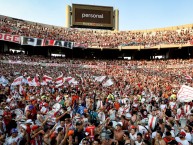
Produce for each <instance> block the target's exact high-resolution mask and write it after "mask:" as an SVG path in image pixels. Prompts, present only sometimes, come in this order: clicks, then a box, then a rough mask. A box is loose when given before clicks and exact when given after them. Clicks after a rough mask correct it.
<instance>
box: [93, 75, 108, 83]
mask: <svg viewBox="0 0 193 145" xmlns="http://www.w3.org/2000/svg"><path fill="white" fill-rule="evenodd" d="M105 78H106V76H98V77H96V78H95V81H97V82H102V81H103V80H104V79H105Z"/></svg>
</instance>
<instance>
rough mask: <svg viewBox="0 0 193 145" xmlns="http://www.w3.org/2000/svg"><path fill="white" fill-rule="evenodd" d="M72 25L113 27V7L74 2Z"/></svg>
mask: <svg viewBox="0 0 193 145" xmlns="http://www.w3.org/2000/svg"><path fill="white" fill-rule="evenodd" d="M72 26H73V27H76V26H81V27H84V26H85V27H108V28H113V7H106V6H93V5H79V4H72Z"/></svg>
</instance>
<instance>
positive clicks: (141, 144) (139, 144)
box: [135, 133, 145, 145]
mask: <svg viewBox="0 0 193 145" xmlns="http://www.w3.org/2000/svg"><path fill="white" fill-rule="evenodd" d="M144 144H145V143H144V142H143V140H142V134H141V133H138V134H137V140H136V141H135V145H144Z"/></svg>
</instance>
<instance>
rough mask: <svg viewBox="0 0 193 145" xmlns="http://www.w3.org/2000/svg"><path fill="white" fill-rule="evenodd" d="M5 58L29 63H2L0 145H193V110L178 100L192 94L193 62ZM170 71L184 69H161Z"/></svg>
mask: <svg viewBox="0 0 193 145" xmlns="http://www.w3.org/2000/svg"><path fill="white" fill-rule="evenodd" d="M0 58H1V60H4V61H5V60H7V61H8V60H12V62H13V61H21V62H27V63H26V64H22V63H21V64H12V63H4V62H2V61H1V63H0V68H1V69H0V76H1V78H0V96H1V97H0V103H1V106H0V107H1V109H0V113H1V114H0V118H1V122H0V144H5V145H12V144H17V145H19V144H33V145H41V144H46V145H55V144H56V145H86V144H87V145H91V144H92V145H97V144H98V145H110V144H112V145H113V144H114V145H165V144H180V143H181V144H182V145H189V144H192V143H193V142H192V127H193V111H192V106H193V104H192V102H191V101H189V102H181V101H179V100H178V99H177V92H178V91H179V89H180V87H181V85H183V84H185V85H187V86H190V87H193V83H192V79H190V78H188V79H187V78H186V77H187V75H188V76H190V77H192V76H193V74H192V73H193V71H192V68H191V67H190V66H189V65H188V64H190V63H191V62H192V61H193V60H191V59H190V60H179V59H177V60H166V61H164V60H155V61H118V60H114V61H109V60H68V59H58V58H51V59H46V58H43V57H40V56H34V57H28V56H25V55H4V56H2V55H1V56H0ZM30 62H43V63H45V62H46V63H50V64H51V63H59V64H62V63H64V64H68V63H71V64H81V65H99V66H100V64H104V65H106V67H105V69H104V68H100V67H99V68H82V67H79V68H77V67H76V68H73V67H51V66H47V67H46V66H41V65H36V66H33V65H28V63H30ZM168 65H169V66H178V65H179V66H181V65H183V68H181V67H179V68H178V67H176V68H168V67H163V66H168ZM122 66H124V67H122ZM125 66H126V67H125ZM142 66H143V67H142ZM153 66H154V67H153ZM101 67H102V66H101ZM16 78H20V79H16ZM61 78H62V79H61ZM109 80H111V81H109ZM19 81H21V82H20V83H18V82H19ZM107 82H108V83H107Z"/></svg>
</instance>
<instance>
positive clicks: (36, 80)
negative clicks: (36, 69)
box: [31, 75, 40, 86]
mask: <svg viewBox="0 0 193 145" xmlns="http://www.w3.org/2000/svg"><path fill="white" fill-rule="evenodd" d="M31 86H40V82H39V78H38V76H37V75H36V76H35V77H34V79H33V80H32V83H31Z"/></svg>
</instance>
